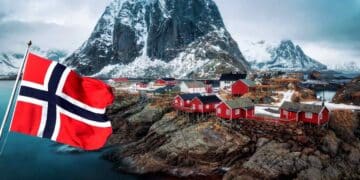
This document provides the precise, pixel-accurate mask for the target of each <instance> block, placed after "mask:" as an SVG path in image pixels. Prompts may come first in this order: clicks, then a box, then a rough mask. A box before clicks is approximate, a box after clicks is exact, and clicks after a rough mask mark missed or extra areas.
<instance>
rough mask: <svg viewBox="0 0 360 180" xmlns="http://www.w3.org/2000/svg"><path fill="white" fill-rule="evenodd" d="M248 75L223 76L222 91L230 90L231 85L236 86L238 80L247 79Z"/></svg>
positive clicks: (231, 74) (230, 74)
mask: <svg viewBox="0 0 360 180" xmlns="http://www.w3.org/2000/svg"><path fill="white" fill-rule="evenodd" d="M246 76H247V74H240V73H237V74H234V73H228V74H221V76H220V79H219V81H220V89H230V88H231V85H232V84H234V83H235V82H236V81H237V80H240V79H245V78H246Z"/></svg>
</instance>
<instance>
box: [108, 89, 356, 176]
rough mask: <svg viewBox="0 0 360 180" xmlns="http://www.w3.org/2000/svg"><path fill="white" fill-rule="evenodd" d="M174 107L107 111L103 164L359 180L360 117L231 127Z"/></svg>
mask: <svg viewBox="0 0 360 180" xmlns="http://www.w3.org/2000/svg"><path fill="white" fill-rule="evenodd" d="M170 102H171V98H170V97H168V96H162V97H145V96H143V95H122V96H119V97H118V98H117V101H116V102H115V103H114V105H113V106H112V107H110V108H109V110H108V116H109V117H110V118H111V119H112V124H113V128H114V133H113V135H112V137H111V138H110V140H109V144H111V145H113V146H115V148H114V149H113V150H111V151H110V152H107V153H105V154H104V155H103V157H104V158H105V159H107V160H109V161H111V162H113V163H114V167H115V169H116V170H119V171H122V172H127V173H134V174H139V175H147V174H158V173H161V174H167V175H170V176H175V177H186V178H189V177H213V178H215V179H220V178H223V179H283V178H286V179H314V178H315V179H339V178H348V179H357V178H360V170H359V169H360V141H359V137H360V133H359V132H360V128H359V119H360V113H356V112H351V111H336V112H333V113H334V115H333V118H332V119H331V121H330V123H329V125H328V127H311V126H309V125H304V124H287V125H284V124H270V123H266V122H255V121H248V120H241V121H238V122H237V123H236V124H234V123H233V124H229V123H227V122H223V121H221V120H220V119H217V118H215V117H214V116H206V117H202V116H196V115H195V116H194V115H188V114H182V113H180V112H176V111H173V109H172V108H171V106H170Z"/></svg>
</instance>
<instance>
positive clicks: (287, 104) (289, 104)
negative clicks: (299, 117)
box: [280, 101, 300, 112]
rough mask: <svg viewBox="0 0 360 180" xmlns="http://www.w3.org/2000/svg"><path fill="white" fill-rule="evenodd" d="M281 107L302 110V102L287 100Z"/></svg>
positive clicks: (289, 109) (288, 109)
mask: <svg viewBox="0 0 360 180" xmlns="http://www.w3.org/2000/svg"><path fill="white" fill-rule="evenodd" d="M280 108H281V109H285V110H287V111H292V112H299V111H300V103H294V102H288V101H285V102H283V103H282V105H281V106H280Z"/></svg>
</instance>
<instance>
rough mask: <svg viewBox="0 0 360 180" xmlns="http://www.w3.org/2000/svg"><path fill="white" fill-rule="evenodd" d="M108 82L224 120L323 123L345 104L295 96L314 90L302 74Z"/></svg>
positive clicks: (180, 109)
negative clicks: (264, 78) (303, 81)
mask: <svg viewBox="0 0 360 180" xmlns="http://www.w3.org/2000/svg"><path fill="white" fill-rule="evenodd" d="M109 83H110V84H111V85H112V86H113V87H114V89H115V91H116V92H120V93H121V92H127V93H141V94H145V95H147V96H161V95H164V94H166V95H167V97H169V96H170V98H172V106H173V108H174V110H176V111H178V112H182V113H187V114H196V115H200V116H201V115H206V116H216V117H218V118H220V119H223V120H238V119H246V120H256V121H266V122H274V123H289V122H303V123H306V124H311V125H316V126H324V125H326V124H327V123H328V121H329V119H330V116H331V109H336V108H338V107H343V105H341V106H336V105H335V106H334V104H331V103H329V102H327V103H325V102H324V101H322V100H321V99H322V97H316V96H315V97H312V98H310V99H306V96H311V95H305V98H300V97H296V96H295V95H296V93H298V92H302V93H304V92H305V94H311V92H312V91H311V90H309V89H306V88H302V87H299V86H301V85H300V83H301V78H299V76H293V75H289V74H287V75H283V76H279V77H277V78H272V79H271V80H270V81H268V82H267V83H266V84H263V83H261V82H259V81H258V80H256V79H255V80H250V79H249V78H248V75H247V74H237V73H229V74H222V75H221V76H220V78H219V79H218V80H177V79H174V78H159V79H156V80H152V81H151V80H147V81H144V80H130V79H128V78H115V79H112V80H110V82H109ZM299 89H300V90H299ZM294 96H295V98H294ZM300 96H304V95H303V94H302V95H300ZM294 99H295V100H294ZM294 101H295V102H294ZM327 106H331V108H328V107H327ZM350 108H351V107H350ZM357 108H359V107H355V109H357Z"/></svg>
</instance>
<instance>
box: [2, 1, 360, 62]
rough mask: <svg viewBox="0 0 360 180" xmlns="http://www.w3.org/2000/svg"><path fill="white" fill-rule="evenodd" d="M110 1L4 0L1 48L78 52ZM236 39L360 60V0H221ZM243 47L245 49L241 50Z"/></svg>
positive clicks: (320, 56)
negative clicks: (287, 43) (285, 43)
mask: <svg viewBox="0 0 360 180" xmlns="http://www.w3.org/2000/svg"><path fill="white" fill-rule="evenodd" d="M109 2H110V0H102V1H99V0H0V51H20V50H24V47H23V45H24V43H25V42H26V41H27V40H28V39H32V40H33V41H34V43H35V44H36V45H38V46H40V47H42V48H46V49H47V48H59V49H65V50H68V51H70V52H71V51H73V50H74V49H76V48H78V47H79V46H80V45H81V44H82V43H83V42H84V41H85V40H86V39H87V37H88V36H89V35H90V33H91V31H92V29H93V28H94V26H95V24H96V22H97V20H98V18H99V17H100V15H101V14H102V12H103V11H104V9H105V7H106V5H107V4H108V3H109ZM215 2H216V3H217V5H218V6H219V9H220V12H221V13H222V16H223V19H224V22H225V25H226V27H227V29H228V30H229V31H230V33H231V34H232V36H233V38H234V39H235V40H237V41H239V42H242V41H245V40H247V41H260V40H265V41H271V42H274V41H280V40H282V39H291V40H293V41H294V42H295V43H296V44H299V45H300V46H301V47H302V48H303V49H304V51H305V53H307V54H308V55H310V56H311V57H313V58H315V59H317V60H319V61H320V62H323V63H325V64H336V63H341V62H344V61H355V62H357V63H360V0H341V1H340V0H316V1H315V0H291V1H290V0H289V1H285V0H215ZM240 50H241V49H240Z"/></svg>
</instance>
